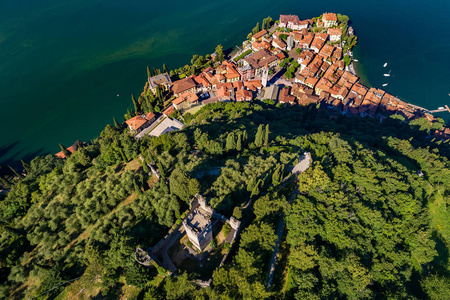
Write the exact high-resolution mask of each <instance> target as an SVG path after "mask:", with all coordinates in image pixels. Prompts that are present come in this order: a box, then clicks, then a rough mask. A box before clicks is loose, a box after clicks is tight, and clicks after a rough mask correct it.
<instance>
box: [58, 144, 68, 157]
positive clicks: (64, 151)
mask: <svg viewBox="0 0 450 300" xmlns="http://www.w3.org/2000/svg"><path fill="white" fill-rule="evenodd" d="M59 147H60V148H61V151H62V152H63V153H64V156H65V157H66V158H68V157H69V156H70V154H71V153H70V151H69V150H67V148H66V147H64V146H63V145H62V144H59Z"/></svg>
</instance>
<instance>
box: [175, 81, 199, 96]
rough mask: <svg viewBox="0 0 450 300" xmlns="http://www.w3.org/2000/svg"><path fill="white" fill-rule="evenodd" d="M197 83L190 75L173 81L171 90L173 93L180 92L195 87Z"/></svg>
mask: <svg viewBox="0 0 450 300" xmlns="http://www.w3.org/2000/svg"><path fill="white" fill-rule="evenodd" d="M196 86H197V83H196V82H195V81H194V79H192V78H191V77H188V78H184V79H180V80H177V81H175V82H174V83H173V87H172V91H173V93H174V94H180V93H182V92H184V91H187V90H189V89H192V88H195V87H196Z"/></svg>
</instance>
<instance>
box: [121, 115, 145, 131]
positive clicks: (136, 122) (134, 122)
mask: <svg viewBox="0 0 450 300" xmlns="http://www.w3.org/2000/svg"><path fill="white" fill-rule="evenodd" d="M147 121H148V120H147V119H146V118H143V117H142V116H135V117H132V118H131V119H129V120H127V121H125V123H127V125H128V126H130V127H131V129H133V130H137V129H138V128H139V127H141V126H142V125H144V124H145V123H147Z"/></svg>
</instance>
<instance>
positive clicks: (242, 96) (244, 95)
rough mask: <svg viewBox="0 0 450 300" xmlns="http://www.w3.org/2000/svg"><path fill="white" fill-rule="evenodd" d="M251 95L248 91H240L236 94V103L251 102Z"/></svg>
mask: <svg viewBox="0 0 450 300" xmlns="http://www.w3.org/2000/svg"><path fill="white" fill-rule="evenodd" d="M252 99H253V94H252V92H250V91H247V90H244V89H241V90H238V91H237V92H236V101H246V100H252Z"/></svg>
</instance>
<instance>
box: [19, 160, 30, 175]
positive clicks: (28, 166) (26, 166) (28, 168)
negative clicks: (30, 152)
mask: <svg viewBox="0 0 450 300" xmlns="http://www.w3.org/2000/svg"><path fill="white" fill-rule="evenodd" d="M20 162H21V163H22V167H23V169H24V170H25V172H26V173H28V172H29V170H30V164H29V163H26V162H25V161H23V159H21V160H20Z"/></svg>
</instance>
